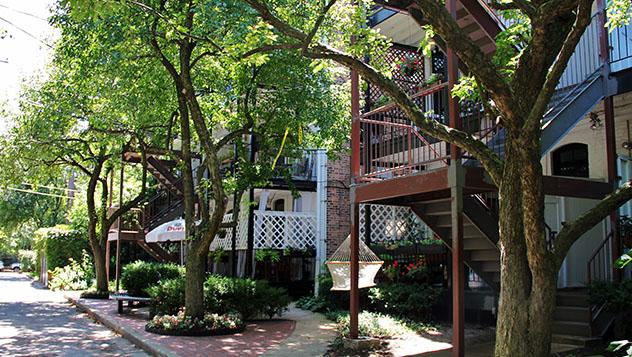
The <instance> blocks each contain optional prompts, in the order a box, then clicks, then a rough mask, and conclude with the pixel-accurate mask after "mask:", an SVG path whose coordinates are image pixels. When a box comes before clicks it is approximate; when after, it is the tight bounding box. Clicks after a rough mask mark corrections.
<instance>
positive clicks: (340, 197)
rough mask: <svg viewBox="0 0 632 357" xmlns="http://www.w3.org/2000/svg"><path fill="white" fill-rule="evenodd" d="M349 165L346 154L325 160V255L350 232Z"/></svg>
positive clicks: (330, 252)
mask: <svg viewBox="0 0 632 357" xmlns="http://www.w3.org/2000/svg"><path fill="white" fill-rule="evenodd" d="M350 165H351V160H350V157H349V155H348V154H341V155H340V156H339V157H338V159H337V160H335V161H334V160H329V161H328V162H327V242H326V244H327V257H329V256H330V255H331V254H332V253H333V252H334V251H335V250H336V248H338V246H339V245H340V243H342V241H343V240H344V239H345V238H347V236H348V235H349V233H350V232H351V227H350V225H351V203H350V201H349V185H350V184H351V166H350Z"/></svg>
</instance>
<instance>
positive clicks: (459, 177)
mask: <svg viewBox="0 0 632 357" xmlns="http://www.w3.org/2000/svg"><path fill="white" fill-rule="evenodd" d="M464 177H465V175H464V171H463V167H462V166H461V163H460V162H459V161H452V164H451V165H450V168H449V171H448V180H449V183H450V195H451V205H450V210H451V220H452V222H451V226H452V232H451V235H452V237H451V238H452V356H454V357H463V355H464V351H465V338H464V336H465V323H464V315H465V291H464V290H465V289H464V287H465V271H464V264H463V182H464Z"/></svg>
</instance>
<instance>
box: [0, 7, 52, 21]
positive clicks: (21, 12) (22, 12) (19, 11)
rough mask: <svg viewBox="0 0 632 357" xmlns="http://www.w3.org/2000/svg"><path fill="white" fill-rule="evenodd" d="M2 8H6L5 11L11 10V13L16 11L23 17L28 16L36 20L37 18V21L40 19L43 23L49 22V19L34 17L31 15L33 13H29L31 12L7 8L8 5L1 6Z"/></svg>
mask: <svg viewBox="0 0 632 357" xmlns="http://www.w3.org/2000/svg"><path fill="white" fill-rule="evenodd" d="M0 7H3V8H5V9H9V10H11V11H15V12H17V13H20V14H22V15H26V16H30V17H34V18H36V19H38V20H42V21H46V22H48V19H46V18H43V17H39V16H37V15H33V14H31V13H29V12H26V11H22V10H18V9H14V8H12V7H9V6H7V5H2V4H0Z"/></svg>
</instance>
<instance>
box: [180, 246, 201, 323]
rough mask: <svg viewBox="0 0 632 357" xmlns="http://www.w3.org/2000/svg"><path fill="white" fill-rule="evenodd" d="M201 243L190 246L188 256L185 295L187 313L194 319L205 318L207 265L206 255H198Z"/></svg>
mask: <svg viewBox="0 0 632 357" xmlns="http://www.w3.org/2000/svg"><path fill="white" fill-rule="evenodd" d="M198 246H199V241H197V242H191V243H190V244H189V247H190V249H189V252H190V253H189V255H188V256H187V263H186V269H187V277H186V288H185V292H184V295H185V297H186V299H185V311H186V313H187V315H189V316H193V317H203V316H204V279H205V276H206V272H205V269H204V268H205V264H206V255H201V254H198V252H197V250H198V248H199V247H198Z"/></svg>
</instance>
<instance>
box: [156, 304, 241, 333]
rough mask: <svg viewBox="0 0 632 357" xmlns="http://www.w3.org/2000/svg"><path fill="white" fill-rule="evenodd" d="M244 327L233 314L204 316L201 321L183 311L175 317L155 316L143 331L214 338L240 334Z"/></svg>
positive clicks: (239, 319)
mask: <svg viewBox="0 0 632 357" xmlns="http://www.w3.org/2000/svg"><path fill="white" fill-rule="evenodd" d="M245 328H246V325H244V323H243V322H242V321H241V318H240V317H239V316H237V315H235V314H224V315H218V314H208V313H207V314H205V315H204V318H203V319H193V318H191V317H189V316H185V314H184V310H180V311H179V312H178V314H177V315H160V316H155V317H154V318H153V319H152V320H151V321H150V322H149V323H148V324H147V325H145V331H147V332H151V333H155V334H159V335H169V336H215V335H231V334H234V333H239V332H242V331H243V330H244V329H245Z"/></svg>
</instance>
